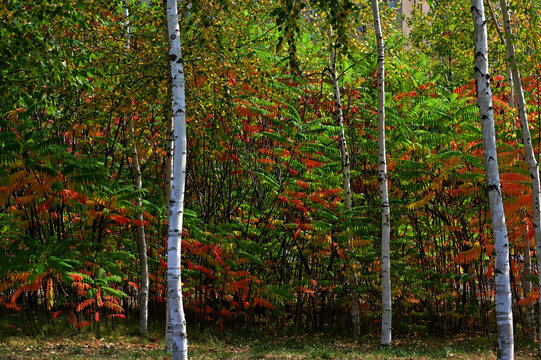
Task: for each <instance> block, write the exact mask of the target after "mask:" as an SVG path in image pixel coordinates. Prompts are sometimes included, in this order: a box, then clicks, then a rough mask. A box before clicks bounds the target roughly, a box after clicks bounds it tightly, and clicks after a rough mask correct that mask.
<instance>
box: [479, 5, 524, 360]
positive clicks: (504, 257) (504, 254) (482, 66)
mask: <svg viewBox="0 0 541 360" xmlns="http://www.w3.org/2000/svg"><path fill="white" fill-rule="evenodd" d="M471 4H472V7H471V11H472V15H473V23H474V34H475V51H474V54H475V67H474V70H475V83H476V90H477V106H478V107H479V112H480V118H481V130H482V137H483V156H484V159H485V172H486V176H487V190H488V197H489V201H490V212H491V216H492V227H493V233H494V245H495V248H494V250H495V253H496V259H495V262H494V273H495V293H496V323H497V328H498V359H501V360H508V359H513V353H514V343H513V313H512V310H511V285H510V282H509V242H508V233H507V226H506V223H505V214H504V211H503V201H502V192H501V183H500V174H499V170H498V155H497V150H496V135H495V130H494V111H493V107H492V91H491V89H490V73H489V69H488V42H487V29H486V21H485V9H484V5H483V0H471Z"/></svg>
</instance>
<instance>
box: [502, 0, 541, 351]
mask: <svg viewBox="0 0 541 360" xmlns="http://www.w3.org/2000/svg"><path fill="white" fill-rule="evenodd" d="M500 6H501V8H502V15H503V27H504V32H505V47H506V50H507V61H508V62H509V67H510V68H511V75H512V78H513V88H514V90H515V96H516V98H517V104H516V105H517V108H518V115H519V119H520V128H521V132H522V143H523V144H524V153H525V157H526V162H527V163H528V168H529V170H530V177H531V179H532V205H533V214H532V215H533V216H532V218H533V227H534V238H535V247H536V251H537V254H541V227H540V224H541V205H540V204H541V192H540V189H539V164H538V163H537V161H536V159H535V152H534V148H533V145H532V138H531V135H530V128H529V124H528V113H527V112H526V101H525V100H524V91H523V89H522V81H521V78H520V71H519V69H518V65H517V61H516V58H515V46H514V43H513V35H512V34H511V20H510V19H509V12H508V10H507V2H506V1H505V0H500ZM528 248H529V247H528ZM537 264H538V266H539V264H540V259H539V255H538V256H537ZM539 284H540V285H541V272H540V273H539ZM539 316H540V320H541V313H540V315H539ZM539 354H540V355H541V344H540V345H539Z"/></svg>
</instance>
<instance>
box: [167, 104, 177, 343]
mask: <svg viewBox="0 0 541 360" xmlns="http://www.w3.org/2000/svg"><path fill="white" fill-rule="evenodd" d="M174 131H175V129H174V126H173V117H172V116H171V113H170V112H168V113H167V147H166V150H165V151H166V156H167V157H166V159H165V206H166V208H167V214H169V211H170V208H171V204H170V202H171V176H172V174H173V147H174V136H175V134H174ZM172 337H173V327H172V326H171V314H170V312H169V301H167V302H166V303H165V351H166V352H168V353H170V352H171V351H172V345H171V338H172Z"/></svg>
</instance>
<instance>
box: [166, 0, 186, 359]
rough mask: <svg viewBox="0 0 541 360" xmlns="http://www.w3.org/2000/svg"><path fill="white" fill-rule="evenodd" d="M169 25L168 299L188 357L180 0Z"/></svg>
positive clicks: (179, 350) (175, 338)
mask: <svg viewBox="0 0 541 360" xmlns="http://www.w3.org/2000/svg"><path fill="white" fill-rule="evenodd" d="M167 25H168V29H169V48H170V50H169V61H170V65H171V93H172V96H173V119H174V120H173V122H174V129H175V130H174V148H173V174H172V176H171V199H170V201H169V206H170V208H169V213H168V227H169V235H168V245H167V290H168V294H167V299H168V302H169V311H170V316H171V327H172V338H171V349H172V353H173V357H172V359H173V360H187V359H188V335H187V334H186V320H185V317H184V308H183V304H182V283H181V278H180V276H181V273H180V262H181V238H182V220H183V212H184V191H185V187H186V152H187V145H188V144H187V139H186V98H185V91H184V88H185V80H184V65H183V63H182V51H181V45H180V29H179V24H178V4H177V1H176V0H167Z"/></svg>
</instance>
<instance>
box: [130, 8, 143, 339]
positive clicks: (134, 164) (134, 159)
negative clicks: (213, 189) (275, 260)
mask: <svg viewBox="0 0 541 360" xmlns="http://www.w3.org/2000/svg"><path fill="white" fill-rule="evenodd" d="M128 16H129V11H128V8H127V7H124V17H125V19H126V47H127V48H128V50H129V49H130V37H131V34H130V22H129V19H128ZM128 133H129V135H128V136H129V137H130V139H131V141H130V143H131V144H130V147H131V168H132V171H133V176H134V182H135V190H136V191H137V192H138V193H139V194H138V195H137V199H136V203H135V206H136V207H137V208H138V209H141V211H139V213H138V214H137V220H139V223H138V224H137V245H138V248H139V266H140V268H141V270H140V274H141V289H140V294H139V333H140V334H141V335H146V334H148V294H149V280H148V259H147V243H146V238H145V226H144V225H143V211H142V208H143V203H142V200H141V196H140V192H141V189H142V188H143V181H142V178H141V167H140V166H139V156H138V154H137V143H136V141H135V130H134V128H133V116H130V118H129V120H128Z"/></svg>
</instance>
